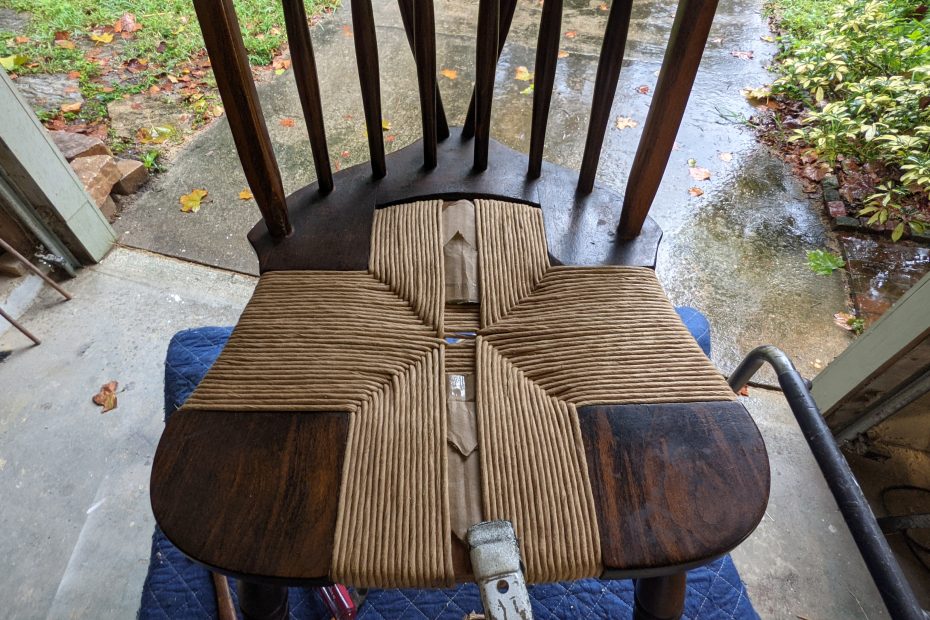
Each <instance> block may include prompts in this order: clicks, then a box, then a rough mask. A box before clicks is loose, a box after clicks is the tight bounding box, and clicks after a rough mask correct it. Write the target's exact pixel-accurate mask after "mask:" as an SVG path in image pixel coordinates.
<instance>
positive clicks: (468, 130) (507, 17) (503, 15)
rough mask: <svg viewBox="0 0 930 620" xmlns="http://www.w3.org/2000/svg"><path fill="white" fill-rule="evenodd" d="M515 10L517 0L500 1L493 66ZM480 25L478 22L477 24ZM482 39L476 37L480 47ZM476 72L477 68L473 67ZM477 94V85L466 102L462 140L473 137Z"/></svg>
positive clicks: (508, 30)
mask: <svg viewBox="0 0 930 620" xmlns="http://www.w3.org/2000/svg"><path fill="white" fill-rule="evenodd" d="M516 8H517V0H501V1H500V10H499V11H498V15H500V17H499V19H498V35H497V57H496V59H495V61H494V63H495V66H496V64H497V61H498V60H499V59H500V57H501V52H502V51H504V43H505V42H506V41H507V35H509V34H510V25H511V24H512V23H513V14H514V11H515V10H516ZM478 15H479V17H478V19H479V20H480V19H481V9H480V4H479V9H478ZM479 23H480V22H479ZM481 42H482V38H481V35H480V34H479V35H478V44H479V45H481ZM475 71H478V67H475ZM476 94H477V85H476V86H475V88H474V89H472V91H471V101H469V102H468V111H467V112H466V114H465V124H464V125H463V126H462V139H463V140H471V139H472V138H474V137H475V97H476Z"/></svg>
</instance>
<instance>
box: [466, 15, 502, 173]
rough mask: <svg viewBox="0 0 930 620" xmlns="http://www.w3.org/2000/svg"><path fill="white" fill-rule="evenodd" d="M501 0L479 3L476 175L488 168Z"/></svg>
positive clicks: (476, 49) (476, 76) (476, 87)
mask: <svg viewBox="0 0 930 620" xmlns="http://www.w3.org/2000/svg"><path fill="white" fill-rule="evenodd" d="M499 19H500V0H479V2H478V42H477V44H476V46H475V94H474V98H475V104H474V106H472V108H473V109H474V111H475V165H474V169H475V171H476V172H482V171H484V170H486V169H487V167H488V146H489V143H490V140H491V102H492V100H493V99H494V74H495V72H496V69H497V58H498V36H499V32H498V20H499Z"/></svg>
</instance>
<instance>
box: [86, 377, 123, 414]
mask: <svg viewBox="0 0 930 620" xmlns="http://www.w3.org/2000/svg"><path fill="white" fill-rule="evenodd" d="M118 387H119V383H117V382H116V381H110V382H109V383H104V384H103V385H101V386H100V391H99V392H97V393H96V394H94V396H93V398H92V399H91V400H93V401H94V404H95V405H100V406H101V407H103V410H102V411H101V412H100V413H106V412H108V411H112V410H114V409H116V388H118Z"/></svg>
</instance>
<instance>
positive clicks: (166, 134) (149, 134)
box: [133, 108, 178, 144]
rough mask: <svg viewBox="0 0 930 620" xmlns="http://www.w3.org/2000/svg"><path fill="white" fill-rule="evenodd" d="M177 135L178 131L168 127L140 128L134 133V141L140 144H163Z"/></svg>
mask: <svg viewBox="0 0 930 620" xmlns="http://www.w3.org/2000/svg"><path fill="white" fill-rule="evenodd" d="M133 109H135V108H133ZM177 133H178V130H177V129H176V128H174V127H170V126H160V127H140V128H139V130H138V131H137V132H136V140H138V141H139V142H140V143H142V144H163V143H165V142H167V141H168V138H170V137H172V136H175V135H177Z"/></svg>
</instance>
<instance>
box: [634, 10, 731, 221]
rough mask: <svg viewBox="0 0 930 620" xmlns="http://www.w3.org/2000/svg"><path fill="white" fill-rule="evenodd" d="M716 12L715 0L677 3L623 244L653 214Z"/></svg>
mask: <svg viewBox="0 0 930 620" xmlns="http://www.w3.org/2000/svg"><path fill="white" fill-rule="evenodd" d="M716 10H717V0H680V2H679V3H678V12H677V13H676V15H675V23H674V25H673V26H672V34H671V37H670V39H669V44H668V47H667V48H666V50H665V59H664V60H663V61H662V69H661V70H660V72H659V81H658V83H657V84H656V90H655V93H654V94H653V97H652V105H651V106H650V107H649V114H648V115H647V116H646V125H645V126H644V127H643V134H642V137H640V139H639V147H638V148H637V149H636V156H635V157H634V159H633V167H632V168H631V169H630V176H629V179H630V182H629V184H628V187H627V191H626V195H625V197H624V199H623V211H622V215H621V216H620V228H619V231H618V234H619V235H620V236H621V237H623V238H624V239H629V238H631V237H635V236H636V235H638V234H639V231H640V229H641V228H642V225H643V222H645V219H646V216H647V215H648V214H649V208H650V207H651V206H652V201H653V199H654V198H655V195H656V191H658V189H659V183H660V182H661V181H662V176H663V175H664V174H665V166H666V165H667V164H668V157H669V154H671V152H672V147H673V146H674V144H675V136H676V135H677V134H678V127H679V126H680V125H681V118H682V116H684V113H685V107H686V106H687V105H688V97H689V95H690V94H691V86H692V85H693V84H694V76H695V75H696V74H697V70H698V65H700V63H701V55H702V54H703V52H704V45H705V43H706V42H707V34H708V32H710V26H711V23H712V22H713V20H714V12H715V11H716Z"/></svg>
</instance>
